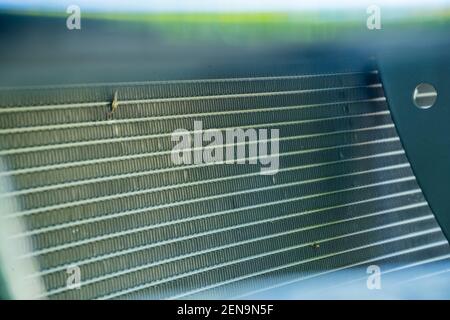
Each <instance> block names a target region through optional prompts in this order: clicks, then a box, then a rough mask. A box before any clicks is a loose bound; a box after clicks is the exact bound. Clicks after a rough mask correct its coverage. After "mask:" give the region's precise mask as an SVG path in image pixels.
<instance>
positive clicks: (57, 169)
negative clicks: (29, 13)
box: [0, 71, 450, 299]
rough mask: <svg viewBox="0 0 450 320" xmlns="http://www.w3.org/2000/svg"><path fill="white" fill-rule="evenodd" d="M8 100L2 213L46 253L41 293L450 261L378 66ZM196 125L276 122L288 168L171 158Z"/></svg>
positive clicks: (196, 287) (153, 294) (205, 283)
mask: <svg viewBox="0 0 450 320" xmlns="http://www.w3.org/2000/svg"><path fill="white" fill-rule="evenodd" d="M1 95H2V100H1V101H0V157H2V158H3V159H4V160H5V161H6V162H7V164H8V168H7V171H4V172H1V173H0V174H1V175H3V176H7V177H9V178H10V179H11V181H12V182H13V184H14V189H13V190H10V192H6V193H3V194H1V195H0V197H2V198H14V199H16V200H17V201H18V203H19V204H20V208H18V209H17V210H16V211H15V212H10V213H8V216H7V218H8V219H13V218H20V219H22V220H23V221H24V223H25V225H26V227H27V229H26V231H25V232H24V233H21V234H16V235H14V237H15V238H24V237H25V238H29V239H30V240H31V243H32V245H33V251H32V252H31V253H29V254H26V255H24V256H22V257H21V259H24V260H26V259H36V260H37V262H38V264H39V271H38V272H37V273H36V274H33V275H31V276H30V277H31V278H33V277H39V278H41V279H42V281H43V283H44V285H45V288H46V292H44V293H43V295H42V296H43V297H48V298H51V299H69V298H74V299H95V298H98V299H104V298H105V299H106V298H119V299H126V298H135V299H147V298H181V297H183V298H212V297H214V298H220V297H222V298H223V297H226V298H227V297H233V296H243V295H248V294H250V293H251V292H261V291H264V290H266V289H270V288H272V287H274V286H275V287H276V286H282V285H283V283H292V282H293V281H294V282H295V281H301V280H302V279H306V278H308V279H309V278H314V277H320V275H321V274H323V273H329V272H331V271H333V270H341V269H345V268H350V267H353V266H364V265H365V264H373V263H376V262H378V263H380V264H381V263H383V264H389V263H396V264H397V265H398V264H400V265H407V264H411V263H413V262H415V261H423V260H429V259H435V260H439V259H448V257H449V254H450V249H449V246H448V243H447V241H446V240H445V238H444V236H443V234H442V232H441V230H440V228H439V226H438V225H437V223H436V221H435V219H434V217H433V215H432V213H431V211H430V209H429V207H428V204H427V202H426V201H425V199H424V197H423V195H422V193H421V190H420V188H419V187H418V185H417V183H416V180H415V178H414V175H413V173H412V171H411V168H410V166H409V163H408V160H407V158H406V156H405V154H404V150H403V149H402V145H401V143H400V140H399V137H398V135H397V133H396V130H395V127H394V124H393V122H392V119H391V116H390V113H389V108H388V105H387V102H386V99H385V97H384V93H383V88H382V86H381V83H380V80H379V76H378V73H377V72H376V71H371V72H366V71H361V72H347V73H336V74H320V75H299V76H274V77H257V78H240V79H222V80H195V81H178V82H177V81H174V82H151V83H130V84H117V85H98V86H89V85H85V86H74V87H70V86H68V87H61V88H41V89H23V90H3V91H2V92H1ZM113 99H114V101H113ZM112 101H113V104H114V108H111V102H112ZM112 111H113V112H112ZM195 120H201V121H202V122H203V127H204V129H208V128H218V129H225V128H231V127H240V128H256V129H257V128H277V129H279V130H280V150H279V151H280V154H279V172H278V173H277V174H276V175H261V174H260V167H259V165H238V164H235V165H230V164H214V165H207V164H192V165H182V166H180V165H175V164H174V163H172V161H171V156H170V153H171V149H172V148H173V146H174V142H172V141H171V133H172V132H173V131H174V130H176V129H179V128H184V129H187V130H193V129H194V128H193V123H194V121H195ZM70 266H77V267H79V268H80V270H81V280H82V286H81V288H80V289H71V288H68V287H67V285H66V283H67V277H68V274H67V272H66V271H67V268H68V267H70Z"/></svg>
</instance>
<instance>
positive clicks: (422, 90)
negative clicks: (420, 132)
mask: <svg viewBox="0 0 450 320" xmlns="http://www.w3.org/2000/svg"><path fill="white" fill-rule="evenodd" d="M436 99H437V92H436V89H435V88H434V87H433V86H432V85H431V84H429V83H421V84H419V85H418V86H417V87H416V88H415V89H414V93H413V102H414V104H415V105H416V107H417V108H420V109H428V108H431V107H432V106H433V105H434V103H435V102H436Z"/></svg>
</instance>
